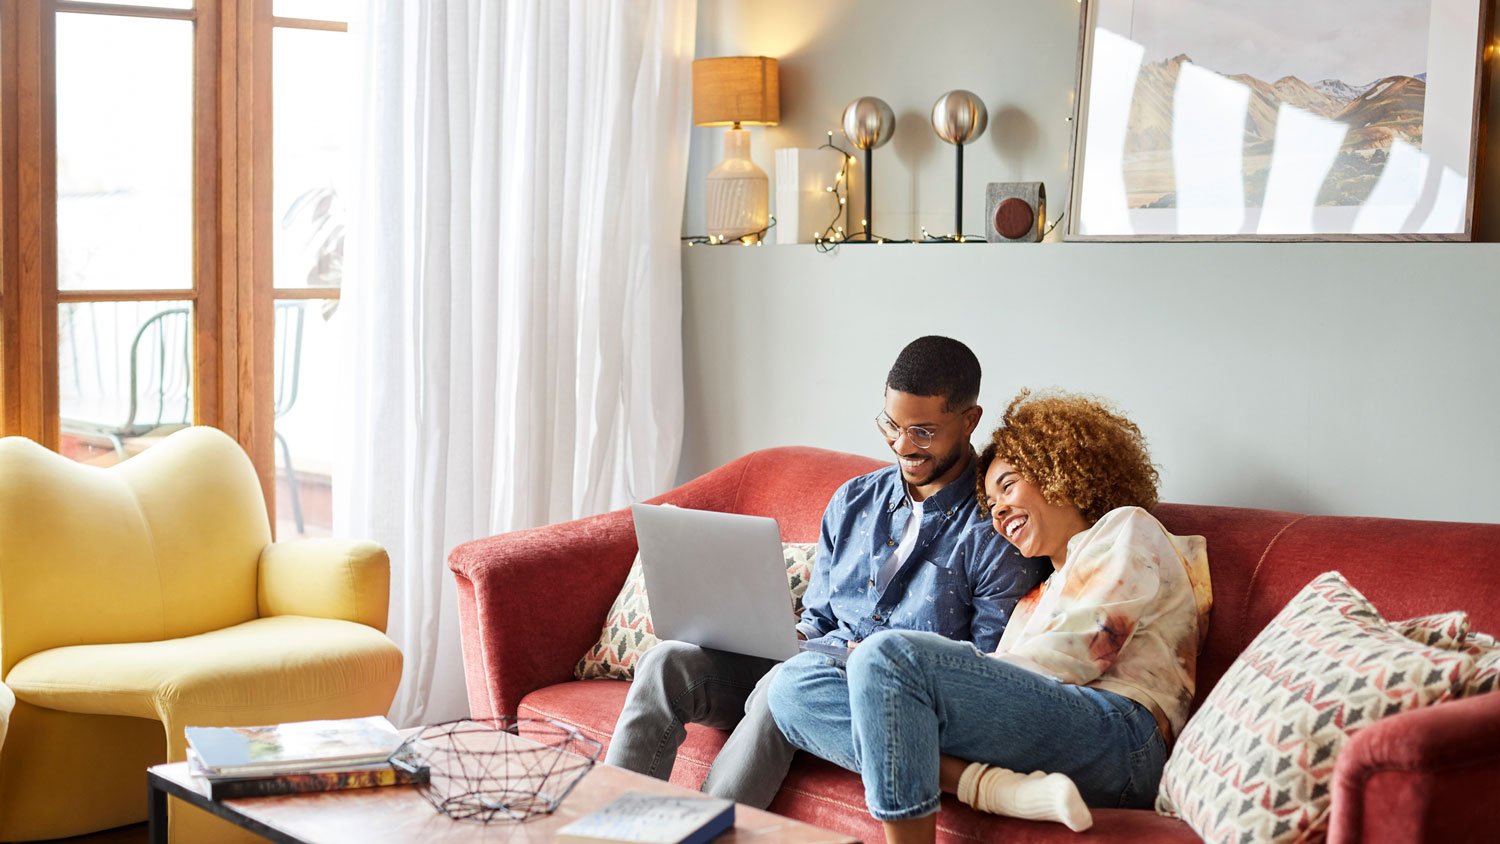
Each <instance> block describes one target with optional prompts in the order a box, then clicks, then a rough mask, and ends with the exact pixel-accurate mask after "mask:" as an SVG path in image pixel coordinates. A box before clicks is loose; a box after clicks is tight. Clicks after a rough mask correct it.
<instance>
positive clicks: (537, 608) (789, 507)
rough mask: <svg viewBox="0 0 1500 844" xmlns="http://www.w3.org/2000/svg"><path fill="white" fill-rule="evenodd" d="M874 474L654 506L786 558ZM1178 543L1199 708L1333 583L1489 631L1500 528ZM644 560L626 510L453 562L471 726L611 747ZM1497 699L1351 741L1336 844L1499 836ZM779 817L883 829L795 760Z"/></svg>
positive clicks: (793, 472) (696, 495) (1285, 520)
mask: <svg viewBox="0 0 1500 844" xmlns="http://www.w3.org/2000/svg"><path fill="white" fill-rule="evenodd" d="M881 465H882V464H881V463H880V462H878V461H875V460H872V459H869V458H865V457H857V456H854V455H850V454H841V453H837V452H830V451H823V450H820V449H812V448H775V449H767V450H765V451H759V452H755V453H754V454H750V455H748V456H746V457H742V458H740V459H739V460H736V461H734V462H732V463H729V464H727V465H725V466H723V467H720V468H719V469H716V470H714V471H712V472H709V473H708V474H706V475H703V476H702V477H700V478H697V479H695V480H693V481H690V482H688V483H686V484H684V485H682V486H680V487H678V488H677V489H674V490H672V491H670V492H668V493H666V494H664V495H662V496H660V497H658V498H657V499H654V501H655V502H657V503H662V502H670V503H673V504H677V505H679V506H683V507H694V508H698V509H705V510H719V511H725V512H735V513H749V514H753V515H761V516H773V517H775V518H776V519H777V520H778V522H779V523H780V525H781V530H782V538H783V539H784V540H786V541H798V542H809V541H813V540H815V539H816V538H817V535H818V526H819V522H820V520H821V518H822V512H823V508H824V507H825V506H826V505H827V503H828V499H829V498H830V497H831V496H832V494H833V492H834V490H835V489H837V488H838V486H839V485H840V484H841V483H843V482H844V481H845V480H847V479H848V478H851V477H853V476H855V475H859V474H862V473H865V472H869V471H871V470H873V469H876V468H878V467H879V466H881ZM1156 514H1157V516H1158V517H1159V518H1160V519H1161V520H1162V521H1163V523H1165V524H1166V526H1167V528H1168V529H1169V530H1171V531H1172V532H1173V533H1177V534H1200V535H1202V536H1205V537H1207V539H1208V548H1209V559H1210V562H1211V566H1212V572H1213V585H1214V600H1215V604H1214V614H1213V619H1212V623H1211V626H1210V631H1209V638H1208V642H1207V645H1206V647H1205V650H1204V652H1203V654H1202V656H1201V657H1200V660H1199V671H1198V676H1199V681H1200V687H1199V689H1198V699H1199V700H1200V701H1201V700H1202V698H1203V697H1204V696H1205V695H1207V693H1208V691H1209V690H1210V689H1211V688H1212V687H1213V684H1214V683H1215V682H1217V681H1218V679H1219V677H1220V676H1222V675H1223V673H1224V671H1225V669H1227V668H1228V667H1229V665H1230V663H1231V662H1232V661H1233V660H1234V658H1235V656H1236V655H1238V654H1239V652H1240V651H1241V650H1242V649H1243V648H1244V647H1245V646H1246V645H1247V644H1248V643H1249V641H1250V640H1251V639H1252V638H1253V637H1254V636H1255V634H1256V633H1257V632H1259V631H1260V629H1261V628H1262V627H1263V626H1265V624H1266V623H1267V622H1268V621H1270V619H1271V617H1272V616H1274V615H1275V614H1276V612H1277V611H1278V610H1279V609H1280V608H1281V607H1282V605H1283V604H1285V603H1286V602H1287V601H1288V600H1289V599H1290V598H1291V597H1292V596H1293V595H1294V594H1296V592H1297V591H1298V590H1299V589H1300V588H1301V587H1302V586H1303V585H1305V584H1306V583H1307V582H1308V581H1310V580H1312V578H1313V577H1314V576H1315V575H1317V574H1319V573H1321V572H1324V571H1327V570H1330V569H1337V570H1339V571H1342V572H1343V573H1344V575H1345V576H1346V577H1347V578H1348V579H1349V581H1350V582H1351V583H1352V584H1353V585H1354V586H1355V587H1356V588H1358V589H1359V590H1360V591H1361V592H1363V593H1364V594H1365V595H1366V596H1368V597H1369V598H1370V600H1372V601H1373V602H1374V603H1375V605H1376V606H1378V607H1379V608H1380V609H1381V611H1382V612H1383V613H1384V614H1385V615H1386V617H1387V618H1392V619H1396V618H1407V617H1411V616H1417V615H1422V614H1424V613H1429V612H1438V611H1442V610H1450V609H1464V610H1467V611H1468V612H1469V614H1470V617H1471V619H1472V622H1473V625H1474V628H1475V629H1476V630H1484V631H1488V632H1500V577H1496V576H1495V573H1494V571H1495V566H1494V560H1495V558H1496V557H1497V550H1500V525H1478V524H1455V523H1444V522H1415V521H1406V520H1396V519H1363V518H1346V517H1321V516H1303V515H1298V514H1295V513H1282V512H1274V511H1268V510H1249V509H1238V508H1227V507H1204V506H1193V505H1177V504H1164V505H1162V506H1161V507H1159V508H1158V509H1157V511H1156ZM635 551H636V544H635V533H634V528H633V525H632V522H631V518H630V512H629V510H628V509H627V510H617V511H614V512H611V513H605V514H603V515H599V516H594V517H592V518H588V519H581V520H578V521H574V522H568V523H565V524H559V525H550V526H547V527H543V528H536V529H533V530H524V531H517V532H515V533H510V534H504V535H501V536H494V537H490V538H488V539H482V540H478V541H475V542H470V543H466V544H464V545H461V546H459V547H458V548H457V549H455V550H454V552H453V554H452V556H451V557H450V560H449V567H450V568H451V569H452V571H453V573H454V575H455V577H456V578H457V582H458V603H459V613H460V618H461V624H462V637H463V649H464V667H465V672H466V675H467V680H468V689H469V703H470V707H471V709H472V711H473V714H474V715H475V716H489V715H515V714H520V715H522V716H530V717H548V718H555V719H557V720H560V721H563V722H565V723H569V724H572V725H573V726H575V727H577V728H578V729H579V730H581V731H582V732H584V733H585V734H586V735H590V736H592V737H594V738H597V739H599V740H600V741H603V742H606V743H607V742H608V741H609V737H610V733H611V732H612V731H613V729H614V723H615V719H616V717H617V716H618V715H619V711H620V707H621V705H622V704H623V702H624V699H625V690H626V688H627V686H626V684H624V683H619V682H614V681H608V680H592V681H583V682H579V681H575V680H573V666H574V665H575V664H576V663H577V661H578V659H579V657H580V656H582V654H583V653H584V651H585V650H587V649H588V647H589V646H590V645H591V644H593V642H594V641H595V640H596V639H597V638H598V635H599V629H600V627H601V625H602V624H603V619H604V614H605V612H606V611H607V610H608V609H609V605H610V602H611V601H612V600H613V599H614V596H615V594H616V593H617V592H618V591H619V588H620V585H621V584H622V583H623V582H624V579H625V574H626V572H627V571H628V570H629V568H630V563H631V560H632V559H633V557H634V555H635ZM723 742H724V734H723V733H721V732H719V731H717V730H712V729H708V728H703V727H698V726H696V725H695V726H690V727H689V728H688V740H687V741H686V742H685V743H684V745H683V747H682V750H681V751H680V753H679V754H678V764H677V768H676V770H675V771H674V773H673V780H674V781H675V782H679V783H682V784H684V785H688V786H691V787H697V786H698V785H699V784H700V783H701V782H702V780H703V777H704V776H705V775H706V773H707V771H708V765H709V763H710V761H711V760H712V759H713V757H714V755H715V754H716V753H717V752H718V749H719V747H720V746H722V744H723ZM1495 794H1500V694H1491V695H1486V696H1481V697H1476V698H1471V699H1468V700H1462V701H1457V702H1454V703H1447V704H1443V705H1440V706H1436V707H1431V708H1428V709H1422V710H1417V711H1414V712H1409V713H1406V714H1403V715H1399V716H1396V717H1393V718H1389V719H1386V720H1384V721H1382V722H1379V723H1377V724H1376V725H1374V726H1372V727H1370V728H1369V729H1367V730H1365V731H1363V732H1362V733H1360V734H1359V735H1358V736H1356V737H1355V738H1354V740H1353V741H1351V742H1350V744H1349V745H1348V746H1347V748H1346V749H1345V750H1344V751H1343V753H1342V755H1341V756H1340V758H1339V761H1338V763H1337V768H1336V775H1335V783H1334V798H1333V809H1332V811H1333V817H1332V824H1331V828H1330V834H1329V838H1330V840H1331V841H1334V842H1356V841H1357V842H1365V844H1370V842H1411V841H1445V842H1446V841H1461V840H1479V839H1480V838H1481V837H1483V836H1486V835H1489V834H1493V832H1494V831H1495V830H1496V829H1500V801H1496V800H1494V799H1493V795H1495ZM771 811H773V812H778V813H780V814H783V815H788V816H791V817H795V818H798V819H801V820H805V821H808V822H810V823H815V824H818V825H819V826H823V827H827V828H829V829H835V830H840V831H843V832H846V833H848V834H851V835H854V836H857V837H860V838H863V839H866V840H879V838H880V832H879V825H878V824H877V823H875V822H874V821H873V820H872V819H871V818H870V816H869V815H868V814H867V813H866V811H865V805H864V792H863V789H862V788H861V785H860V782H859V779H858V778H857V777H856V776H854V775H853V774H851V773H849V772H847V771H844V770H842V769H840V768H838V767H836V766H834V765H831V764H829V763H826V762H823V761H822V760H819V759H814V758H811V757H809V756H806V755H805V754H804V755H802V756H799V757H798V760H797V762H796V764H795V765H794V766H793V768H792V772H791V775H790V776H789V777H788V778H787V781H786V783H785V784H784V785H783V787H782V789H781V792H780V794H778V795H777V797H776V801H775V802H774V803H773V804H772V805H771ZM1094 822H1095V825H1094V828H1093V829H1092V830H1091V831H1090V832H1089V833H1087V837H1089V838H1091V839H1099V840H1113V841H1177V840H1180V841H1196V840H1197V838H1196V836H1194V835H1193V833H1192V831H1191V830H1190V829H1189V828H1188V827H1187V826H1186V825H1185V824H1183V823H1181V822H1179V821H1176V820H1172V819H1168V818H1162V817H1158V816H1157V815H1155V814H1154V813H1152V812H1148V811H1138V810H1124V809H1101V810H1096V811H1095V812H1094ZM939 836H940V838H942V839H944V840H950V841H956V840H960V839H975V840H1000V839H1002V838H1003V840H1005V841H1017V842H1026V841H1051V840H1070V839H1071V838H1072V836H1073V833H1070V832H1068V831H1067V830H1066V829H1065V828H1063V827H1061V826H1057V825H1053V824H1041V823H1034V822H1029V821H1017V820H1012V819H1008V818H996V817H991V816H986V815H982V814H980V813H977V812H974V811H972V810H970V809H968V808H967V807H964V806H961V805H959V804H958V803H957V802H955V801H953V800H952V799H951V798H949V799H948V800H947V801H946V802H945V803H944V811H943V813H942V815H941V816H940V818H939Z"/></svg>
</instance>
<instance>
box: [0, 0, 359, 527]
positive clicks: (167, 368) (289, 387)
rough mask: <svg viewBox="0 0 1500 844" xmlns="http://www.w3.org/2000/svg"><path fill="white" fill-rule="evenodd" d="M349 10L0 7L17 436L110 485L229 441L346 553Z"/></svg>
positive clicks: (2, 412)
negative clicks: (186, 430) (335, 419)
mask: <svg viewBox="0 0 1500 844" xmlns="http://www.w3.org/2000/svg"><path fill="white" fill-rule="evenodd" d="M351 7H352V3H351V2H350V0H274V3H273V2H272V0H110V2H76V0H31V1H30V2H25V3H9V2H8V3H3V4H0V432H3V433H5V434H20V435H23V436H28V437H31V438H32V439H35V440H37V441H38V442H41V443H42V444H44V445H46V446H48V447H51V448H55V449H58V450H60V451H61V452H62V453H64V454H66V455H68V456H70V457H73V458H75V459H78V460H85V461H88V462H91V463H95V464H98V465H109V464H112V463H115V462H118V461H120V460H124V459H128V458H129V457H131V456H132V455H134V454H136V453H138V452H139V451H141V450H143V449H145V448H149V447H150V445H151V443H152V442H155V441H157V440H159V439H160V437H161V436H164V435H166V434H167V433H170V432H171V431H173V430H176V429H177V428H180V427H183V426H185V425H189V424H203V425H214V426H217V427H219V428H221V429H223V430H225V431H226V432H228V433H229V434H230V435H231V436H233V437H235V438H236V439H237V440H238V441H239V442H240V443H241V445H242V446H244V448H245V449H246V451H247V453H249V454H250V457H251V459H252V461H253V462H254V463H255V465H256V468H257V470H258V472H259V474H260V477H261V482H262V486H263V488H264V489H265V492H266V496H267V500H268V502H271V503H272V504H273V505H274V503H275V499H276V495H275V489H276V486H277V484H276V481H277V480H278V469H277V466H278V463H280V464H281V467H282V468H281V470H280V473H279V479H280V480H281V484H280V486H281V489H282V496H281V497H282V498H285V499H288V500H287V501H284V502H282V505H283V506H282V509H287V504H288V503H289V502H290V501H293V500H297V499H299V498H300V499H301V501H300V503H301V504H302V505H304V506H303V508H302V509H303V510H304V516H305V517H307V518H304V519H303V520H302V521H303V523H304V527H307V526H311V528H312V529H314V530H317V531H323V532H326V530H327V521H328V519H327V512H328V508H327V502H326V495H325V496H323V498H324V499H325V500H323V501H322V503H321V504H319V503H317V500H318V493H317V492H316V491H314V490H310V489H309V488H308V486H307V484H309V483H313V482H314V481H315V480H316V479H317V478H322V481H323V482H324V485H325V486H326V485H327V484H326V482H327V480H328V478H327V475H328V467H327V465H326V462H324V463H320V462H319V460H318V458H317V455H319V454H326V452H327V450H328V449H327V448H326V443H327V442H328V439H329V437H330V436H331V433H330V432H328V431H326V430H323V429H321V428H320V427H319V425H320V424H322V425H326V420H327V418H328V413H327V412H326V410H320V409H319V408H318V405H317V402H318V401H320V400H326V397H325V396H324V395H323V394H324V393H326V392H329V391H327V390H326V389H325V385H326V384H327V383H328V381H329V380H330V376H329V373H328V367H329V366H331V365H332V364H333V363H334V355H333V353H332V351H331V348H332V344H333V343H335V342H336V341H337V305H338V297H339V290H340V287H341V286H342V284H343V279H342V239H343V235H342V232H343V227H344V219H345V218H344V214H345V211H344V209H343V204H342V200H343V197H344V196H345V195H346V191H345V189H344V185H343V183H342V181H341V179H340V178H339V177H338V176H337V173H336V171H337V169H338V167H337V166H336V165H338V164H340V163H343V162H347V161H348V160H349V158H350V156H349V154H348V150H346V149H344V148H343V147H342V145H341V144H342V140H341V138H342V136H343V134H344V133H345V132H346V131H347V126H348V120H349V115H350V110H351V109H350V106H351V102H352V98H351V91H352V80H351V79H350V78H349V74H348V68H347V61H348V58H347V51H348V34H347V23H346V17H347V14H348V11H349V9H350V8H351ZM268 34H269V37H267V35H268ZM281 62H285V63H286V67H285V68H280V67H279V64H280V63H281ZM278 123H281V124H282V125H280V127H278ZM273 139H274V142H272V141H273ZM273 147H274V150H273ZM278 171H284V172H280V173H279V175H277V176H275V177H274V178H273V174H276V173H278ZM299 412H300V413H302V417H299V416H298V413H299ZM278 446H280V447H278ZM278 452H279V455H278ZM288 456H289V457H290V460H287V459H286V458H287V457H288ZM292 467H295V474H296V476H297V477H298V478H299V479H300V480H299V481H297V482H296V483H294V482H292V480H291V479H290V475H292V473H293V469H292ZM314 485H316V484H314ZM294 492H295V493H298V494H297V495H294V494H293V493H294ZM296 521H297V520H295V519H294V520H291V521H290V522H288V523H287V525H288V527H290V528H292V529H295V527H296V524H295V522H296ZM288 527H283V528H282V530H283V532H285V531H286V530H287V529H288Z"/></svg>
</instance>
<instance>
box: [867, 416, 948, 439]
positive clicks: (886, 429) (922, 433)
mask: <svg viewBox="0 0 1500 844" xmlns="http://www.w3.org/2000/svg"><path fill="white" fill-rule="evenodd" d="M875 427H876V428H877V429H879V431H880V434H881V436H883V437H885V441H886V442H888V443H894V442H895V441H896V440H897V439H899V438H900V437H901V432H902V431H903V430H905V431H906V441H907V442H909V443H911V444H912V445H914V446H916V447H917V448H927V447H928V446H930V445H932V440H933V438H934V437H936V436H937V434H938V432H937V429H936V428H928V427H926V426H924V425H908V426H907V427H906V428H905V429H903V428H902V427H901V426H900V425H897V424H896V423H895V421H894V420H892V419H891V417H889V416H887V415H885V411H883V410H882V411H880V414H879V415H878V416H876V417H875Z"/></svg>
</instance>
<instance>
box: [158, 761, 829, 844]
mask: <svg viewBox="0 0 1500 844" xmlns="http://www.w3.org/2000/svg"><path fill="white" fill-rule="evenodd" d="M146 779H147V782H148V784H149V786H150V795H151V802H150V810H149V823H150V831H151V844H167V796H168V795H171V796H173V797H176V798H178V799H180V800H183V801H185V802H187V803H191V804H193V805H194V806H197V807H199V808H202V809H205V810H207V811H209V812H212V813H213V814H215V815H218V816H219V817H221V818H223V819H225V820H227V821H229V822H230V823H233V824H235V825H236V826H240V827H243V828H245V829H248V830H250V831H252V832H254V833H256V834H258V835H260V836H262V837H264V838H266V839H267V840H269V841H274V842H278V844H346V842H347V844H381V842H403V843H404V842H414V841H420V842H433V843H434V844H474V842H484V844H529V842H538V844H540V842H544V841H551V840H552V838H553V836H554V834H555V833H556V831H557V829H558V828H559V827H561V826H563V825H564V824H567V823H569V822H571V821H573V820H574V819H576V818H578V817H580V816H582V815H586V814H588V813H589V812H592V811H594V810H595V809H599V808H601V807H603V806H604V805H605V804H607V803H609V802H610V801H611V800H614V799H615V798H616V797H618V796H619V795H621V794H622V793H624V792H626V791H644V792H648V793H651V794H667V795H678V796H683V795H689V796H690V795H695V794H697V793H698V792H695V791H691V790H689V789H686V788H683V787H681V786H676V785H672V784H671V783H666V782H662V781H661V780H658V779H653V778H651V777H648V776H645V775H642V774H637V773H634V772H631V771H627V770H625V769H623V768H615V767H612V766H609V765H603V764H600V765H595V766H594V767H593V769H591V770H590V771H589V772H588V774H587V775H585V776H584V778H583V779H582V780H581V781H579V783H578V785H577V786H576V787H574V789H573V791H572V792H571V793H570V794H569V795H568V796H567V798H566V799H565V800H563V802H562V805H560V806H558V808H557V811H556V812H553V813H552V814H551V815H543V816H541V817H537V818H533V819H532V820H529V821H526V822H524V823H516V822H506V821H497V822H494V823H490V824H481V823H475V822H473V821H455V820H452V819H451V818H449V817H447V816H446V815H443V814H440V813H439V812H438V811H437V810H436V809H434V808H433V807H432V804H430V803H428V802H427V801H426V800H425V799H423V797H422V795H421V794H419V793H418V792H417V786H410V785H393V786H383V787H379V788H356V789H350V790H348V791H324V792H318V793H313V794H290V795H285V796H277V797H245V798H238V799H233V800H211V799H209V797H208V794H207V787H206V786H205V785H204V783H203V781H202V780H200V779H198V778H197V777H194V776H193V775H192V774H190V773H189V772H188V763H186V762H173V763H170V764H166V765H157V766H155V767H152V768H149V769H147V772H146ZM751 839H753V840H754V841H756V842H757V844H815V843H816V844H822V842H830V844H831V842H851V843H852V842H855V841H856V839H854V838H850V837H849V836H847V835H843V834H841V833H837V832H829V831H828V830H825V829H819V828H818V827H815V826H812V825H810V824H805V823H802V822H801V821H794V820H792V819H790V818H783V817H781V816H780V815H773V814H771V813H770V812H764V811H761V810H760V809H754V808H751V807H749V806H744V805H737V806H735V809H734V829H732V830H730V831H729V832H726V833H724V834H723V835H721V836H719V837H718V838H715V839H714V841H715V842H734V841H750V840H751Z"/></svg>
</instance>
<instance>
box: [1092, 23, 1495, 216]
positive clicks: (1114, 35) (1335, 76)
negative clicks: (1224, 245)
mask: <svg viewBox="0 0 1500 844" xmlns="http://www.w3.org/2000/svg"><path fill="white" fill-rule="evenodd" d="M1083 2H1084V8H1083V12H1082V23H1081V30H1082V31H1081V33H1080V38H1079V45H1080V46H1079V61H1078V67H1079V74H1078V97H1077V100H1076V105H1075V113H1074V126H1075V133H1074V139H1073V190H1072V195H1071V197H1070V199H1069V203H1068V224H1067V229H1066V239H1068V240H1470V239H1471V238H1472V226H1473V206H1474V186H1475V182H1476V180H1477V179H1476V172H1475V171H1476V163H1477V155H1478V137H1479V124H1480V106H1481V102H1480V95H1481V80H1482V76H1483V70H1484V67H1483V61H1482V52H1483V47H1484V39H1485V33H1487V32H1488V31H1489V30H1488V27H1489V20H1488V14H1489V7H1490V4H1489V3H1487V2H1485V0H1083Z"/></svg>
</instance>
